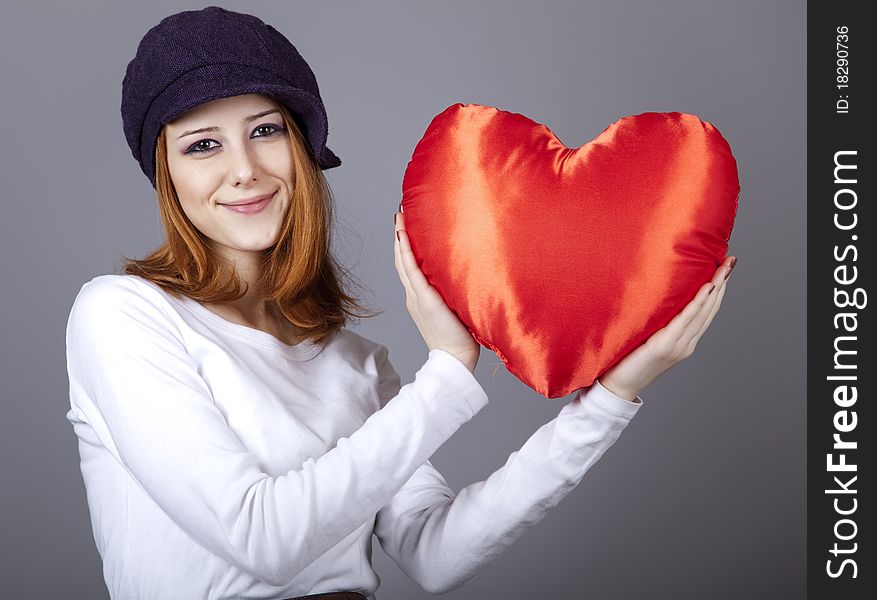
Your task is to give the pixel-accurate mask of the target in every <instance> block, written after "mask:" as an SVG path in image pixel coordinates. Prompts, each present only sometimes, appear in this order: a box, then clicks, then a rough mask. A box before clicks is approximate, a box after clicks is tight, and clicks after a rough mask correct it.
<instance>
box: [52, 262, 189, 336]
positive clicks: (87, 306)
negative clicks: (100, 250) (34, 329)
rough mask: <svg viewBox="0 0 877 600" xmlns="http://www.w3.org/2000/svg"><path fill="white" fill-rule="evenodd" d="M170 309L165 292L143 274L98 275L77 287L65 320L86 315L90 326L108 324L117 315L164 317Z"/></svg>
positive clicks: (168, 315) (170, 312) (170, 314)
mask: <svg viewBox="0 0 877 600" xmlns="http://www.w3.org/2000/svg"><path fill="white" fill-rule="evenodd" d="M170 309H171V307H170V305H169V303H168V298H167V296H166V294H165V293H164V292H163V291H161V289H160V288H159V287H158V286H156V285H154V284H152V283H150V282H148V281H146V280H145V279H143V278H142V277H138V276H136V275H118V274H106V275H98V276H96V277H93V278H92V279H90V280H89V281H86V282H85V283H84V284H83V285H82V287H81V288H80V289H79V292H78V293H77V294H76V298H75V299H74V300H73V306H72V308H71V309H70V318H69V320H68V323H69V322H70V321H73V320H74V319H75V318H76V317H77V315H83V317H84V318H88V319H89V320H90V323H92V324H93V325H98V324H100V323H105V324H110V323H112V322H113V321H114V320H115V319H116V318H117V317H119V316H120V315H127V316H130V315H135V314H136V315H137V316H138V317H139V318H143V317H146V316H152V317H153V318H161V319H165V318H167V317H171V316H172V312H173V311H172V310H170Z"/></svg>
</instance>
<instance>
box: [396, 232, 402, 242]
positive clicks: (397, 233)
mask: <svg viewBox="0 0 877 600" xmlns="http://www.w3.org/2000/svg"><path fill="white" fill-rule="evenodd" d="M400 231H402V230H401V229H397V230H396V239H397V240H399V241H400V242H401V241H402V238H400V237H399V232H400Z"/></svg>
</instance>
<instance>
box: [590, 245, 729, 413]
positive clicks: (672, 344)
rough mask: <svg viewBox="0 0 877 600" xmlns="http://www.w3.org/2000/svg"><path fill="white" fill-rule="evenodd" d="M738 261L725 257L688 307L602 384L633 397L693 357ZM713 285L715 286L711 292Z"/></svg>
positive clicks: (617, 392)
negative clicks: (669, 370)
mask: <svg viewBox="0 0 877 600" xmlns="http://www.w3.org/2000/svg"><path fill="white" fill-rule="evenodd" d="M736 262H737V258H736V257H734V256H727V257H725V261H724V262H723V263H722V265H721V266H719V268H718V269H716V272H715V273H714V274H713V277H712V280H711V281H710V282H709V283H707V284H705V285H704V286H703V287H702V288H701V289H700V290H699V291H698V293H697V294H696V295H695V296H694V299H693V300H692V301H691V302H689V303H688V306H686V307H685V308H684V309H682V311H681V312H680V313H679V314H678V315H676V316H675V317H674V318H673V320H672V321H670V322H669V323H668V324H667V326H666V327H664V328H663V329H659V330H658V331H656V332H655V333H654V334H652V336H651V337H650V338H649V339H648V340H646V342H645V343H644V344H642V345H641V346H639V347H638V348H637V349H636V350H634V351H633V352H631V353H630V354H628V355H627V356H625V357H624V358H623V359H621V362H619V363H617V364H616V365H614V366H613V367H612V368H611V369H609V370H608V371H606V373H604V374H603V375H602V376H601V377H599V378H598V380H599V382H600V384H601V385H603V387H605V388H606V389H607V390H609V391H610V392H612V393H613V394H615V395H617V396H621V397H622V398H625V399H627V400H634V399H635V398H636V397H637V395H639V393H640V392H642V391H643V390H644V389H645V388H646V386H648V385H649V384H650V383H652V382H653V381H654V380H655V379H657V378H658V377H659V376H660V375H661V374H663V373H664V372H666V371H667V370H668V369H670V368H671V367H673V366H674V365H676V364H678V363H680V362H682V361H683V360H685V359H686V358H688V357H689V356H691V355H692V353H693V352H694V348H695V346H696V345H697V341H698V340H699V339H700V336H702V335H703V334H704V332H705V331H706V330H707V327H709V324H710V322H712V320H713V317H715V315H716V311H718V310H719V306H720V305H721V303H722V296H723V295H724V294H725V284H726V282H727V278H728V275H730V274H731V270H732V269H733V268H734V265H735V263H736ZM713 284H715V286H716V287H715V289H713V290H712V293H710V288H711V286H712V285H713Z"/></svg>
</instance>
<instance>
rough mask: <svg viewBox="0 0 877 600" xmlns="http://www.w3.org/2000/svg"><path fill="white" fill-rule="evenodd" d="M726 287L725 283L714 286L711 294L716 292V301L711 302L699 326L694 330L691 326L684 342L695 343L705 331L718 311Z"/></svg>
mask: <svg viewBox="0 0 877 600" xmlns="http://www.w3.org/2000/svg"><path fill="white" fill-rule="evenodd" d="M727 289H728V286H727V285H722V286H721V287H718V288H716V291H715V292H713V294H716V301H715V302H714V303H713V305H712V307H711V308H710V310H709V314H708V315H707V317H706V319H704V320H703V323H701V325H700V327H699V328H698V329H697V330H695V329H694V328H693V327H692V328H691V332H690V334H689V335H687V336H686V337H685V339H684V340H683V342H684V343H686V344H697V341H698V340H699V339H700V338H701V336H703V334H704V333H706V330H707V329H708V328H709V326H710V323H712V321H713V318H714V317H715V316H716V313H717V312H719V307H720V306H721V305H722V298H723V297H724V295H725V290H727Z"/></svg>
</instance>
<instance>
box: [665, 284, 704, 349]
mask: <svg viewBox="0 0 877 600" xmlns="http://www.w3.org/2000/svg"><path fill="white" fill-rule="evenodd" d="M712 285H713V283H712V282H709V283H705V284H704V285H703V287H701V288H700V289H699V290H698V291H697V293H696V294H695V295H694V298H692V299H691V301H690V302H689V303H688V304H687V305H686V306H685V308H683V309H682V310H681V311H680V312H679V314H677V315H676V316H675V317H673V319H672V320H671V321H670V322H669V323H667V326H666V327H665V328H664V330H665V331H666V332H667V335H668V336H669V338H670V339H671V340H673V341H674V342H675V341H676V340H679V339H680V338H681V337H682V336H683V335H684V334H685V331H686V330H687V328H688V326H689V325H690V324H691V322H692V321H693V320H694V319H696V318H697V315H698V314H699V313H700V311H701V309H702V308H703V306H704V305H705V304H706V303H707V301H708V300H709V295H710V288H711V287H712ZM713 293H715V292H713Z"/></svg>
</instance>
